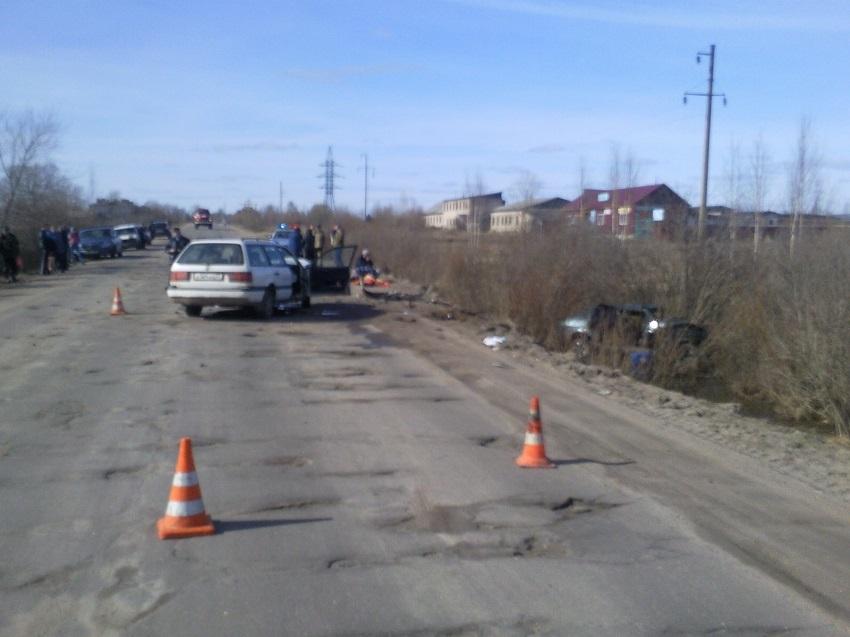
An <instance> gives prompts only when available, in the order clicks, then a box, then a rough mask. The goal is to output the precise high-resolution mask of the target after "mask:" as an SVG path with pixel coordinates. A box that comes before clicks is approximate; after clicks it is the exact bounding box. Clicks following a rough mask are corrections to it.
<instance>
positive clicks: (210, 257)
mask: <svg viewBox="0 0 850 637" xmlns="http://www.w3.org/2000/svg"><path fill="white" fill-rule="evenodd" d="M178 262H179V263H181V264H183V265H242V264H243V263H245V257H244V256H243V255H242V246H240V245H237V244H234V243H194V244H190V245H189V247H188V248H186V250H185V251H184V252H183V254H182V255H181V256H180V260H179V261H178Z"/></svg>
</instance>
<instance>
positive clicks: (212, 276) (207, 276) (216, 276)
mask: <svg viewBox="0 0 850 637" xmlns="http://www.w3.org/2000/svg"><path fill="white" fill-rule="evenodd" d="M192 278H193V279H194V280H195V281H223V280H224V275H223V274H222V273H221V272H195V274H194V275H193V276H192Z"/></svg>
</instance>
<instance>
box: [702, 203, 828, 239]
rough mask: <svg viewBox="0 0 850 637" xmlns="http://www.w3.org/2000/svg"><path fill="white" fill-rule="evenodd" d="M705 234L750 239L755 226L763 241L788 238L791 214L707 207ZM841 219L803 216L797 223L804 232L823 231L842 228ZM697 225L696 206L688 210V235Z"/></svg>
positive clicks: (792, 217) (823, 216) (815, 215)
mask: <svg viewBox="0 0 850 637" xmlns="http://www.w3.org/2000/svg"><path fill="white" fill-rule="evenodd" d="M705 213H706V214H705V235H706V236H707V237H717V238H721V239H726V238H728V237H729V236H731V235H733V234H734V236H735V238H736V239H752V237H753V234H754V233H755V228H756V223H758V227H759V233H760V235H761V236H762V237H764V238H768V239H770V238H774V237H779V236H787V235H788V234H789V233H790V231H791V224H792V222H793V219H794V215H792V214H783V213H780V212H774V211H772V210H764V211H761V212H753V211H744V210H733V209H732V208H729V207H728V206H707V207H706V209H705ZM841 221H842V220H841V219H840V218H839V217H837V216H834V215H817V214H803V215H800V222H801V224H802V226H803V229H804V231H807V230H808V231H812V230H814V231H818V232H821V231H824V230H828V229H832V228H836V227H838V226H839V225H841ZM698 223H699V207H696V206H695V207H693V208H691V209H690V210H689V211H688V221H687V226H688V229H689V231H690V232H689V233H690V234H694V233H695V232H696V227H697V224H698Z"/></svg>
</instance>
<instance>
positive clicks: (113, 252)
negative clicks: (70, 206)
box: [80, 227, 124, 259]
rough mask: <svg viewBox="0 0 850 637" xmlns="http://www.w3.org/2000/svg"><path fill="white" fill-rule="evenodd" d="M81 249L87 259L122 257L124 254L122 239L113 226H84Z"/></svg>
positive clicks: (81, 234) (81, 231) (81, 232)
mask: <svg viewBox="0 0 850 637" xmlns="http://www.w3.org/2000/svg"><path fill="white" fill-rule="evenodd" d="M80 250H81V251H82V253H83V256H84V257H86V258H87V259H100V258H105V257H111V258H114V257H120V256H123V255H124V249H123V246H122V243H121V239H119V238H118V234H117V233H116V232H115V230H113V229H112V228H108V227H103V228H82V229H81V230H80Z"/></svg>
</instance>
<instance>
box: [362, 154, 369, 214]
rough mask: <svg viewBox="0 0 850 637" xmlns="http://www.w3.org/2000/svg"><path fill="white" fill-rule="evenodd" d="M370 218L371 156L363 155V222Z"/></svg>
mask: <svg viewBox="0 0 850 637" xmlns="http://www.w3.org/2000/svg"><path fill="white" fill-rule="evenodd" d="M368 216H369V155H367V154H365V153H364V154H363V221H366V217H368Z"/></svg>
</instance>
